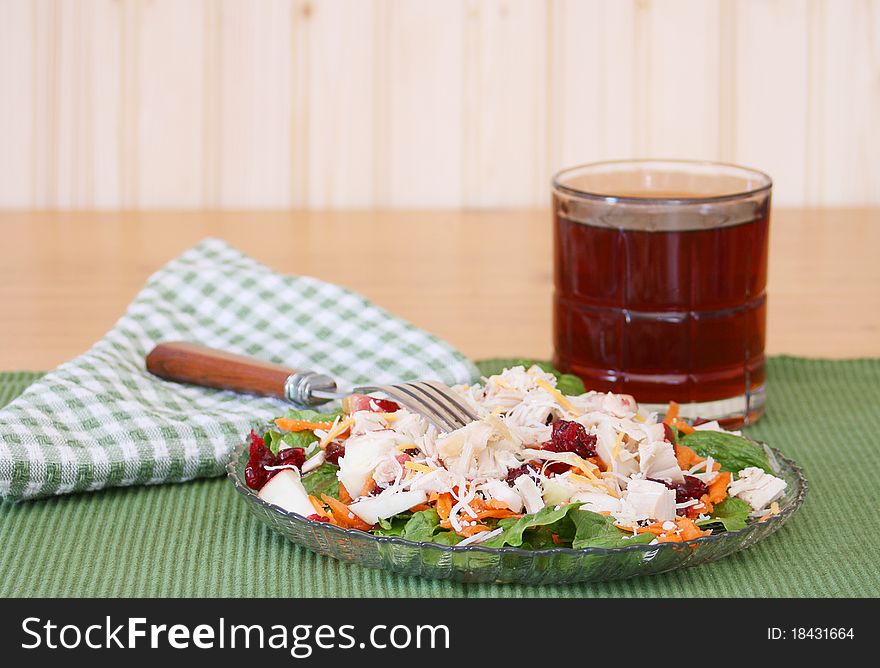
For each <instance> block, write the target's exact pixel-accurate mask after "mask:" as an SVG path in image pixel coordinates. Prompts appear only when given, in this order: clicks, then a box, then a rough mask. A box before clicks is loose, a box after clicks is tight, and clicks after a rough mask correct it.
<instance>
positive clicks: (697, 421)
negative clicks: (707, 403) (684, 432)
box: [691, 417, 712, 427]
mask: <svg viewBox="0 0 880 668" xmlns="http://www.w3.org/2000/svg"><path fill="white" fill-rule="evenodd" d="M711 421H712V420H707V419H706V418H700V417H698V418H696V419H695V420H694V421H693V422H691V427H699V426H700V425H701V424H708V423H709V422H711Z"/></svg>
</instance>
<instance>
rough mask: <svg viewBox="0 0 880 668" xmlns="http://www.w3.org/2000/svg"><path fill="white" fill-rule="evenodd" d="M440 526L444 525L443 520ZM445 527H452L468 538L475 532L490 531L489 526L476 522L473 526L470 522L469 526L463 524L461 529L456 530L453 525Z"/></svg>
mask: <svg viewBox="0 0 880 668" xmlns="http://www.w3.org/2000/svg"><path fill="white" fill-rule="evenodd" d="M440 526H443V524H442V522H441V524H440ZM445 528H446V529H452V530H453V531H455V533H457V534H458V535H459V536H464V537H465V538H467V537H469V536H473V535H474V534H477V533H483V532H484V531H489V527H487V526H486V525H485V524H474V525H473V526H471V525H470V524H468V525H467V526H463V527H462V528H461V530H460V531H456V530H455V529H454V528H453V527H452V525H450V526H448V527H445Z"/></svg>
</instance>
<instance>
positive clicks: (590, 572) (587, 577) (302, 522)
mask: <svg viewBox="0 0 880 668" xmlns="http://www.w3.org/2000/svg"><path fill="white" fill-rule="evenodd" d="M761 445H762V446H763V447H764V449H765V450H766V451H767V454H768V456H769V457H770V463H771V467H772V468H773V471H774V473H775V474H776V475H777V476H779V477H781V478H783V479H784V480H785V481H786V482H787V483H788V487H787V488H786V490H785V495H784V496H783V498H782V499H780V500H779V507H780V511H779V513H778V514H777V515H774V516H773V517H771V518H769V519H767V520H765V521H763V522H755V523H753V524H750V525H748V526H747V527H746V528H744V529H740V530H739V531H732V532H726V533H720V534H714V535H711V536H706V537H704V538H697V539H695V540H689V541H685V542H682V543H662V544H657V545H633V546H630V547H623V548H597V547H594V548H585V549H581V550H574V549H570V548H562V547H560V548H553V549H549V550H522V549H519V548H514V547H504V548H488V547H481V546H479V545H468V546H465V547H455V546H447V545H439V544H437V543H416V542H413V541H409V540H404V539H402V538H394V537H386V536H374V535H372V534H369V533H366V532H363V531H357V530H353V529H342V528H340V527H337V526H334V525H332V524H327V523H326V522H316V521H314V520H308V519H306V518H305V517H302V516H301V515H297V514H295V513H291V512H287V511H285V510H282V509H281V508H279V507H278V506H274V505H271V504H268V503H266V502H265V501H263V500H262V499H259V498H257V495H256V493H255V492H254V491H253V490H251V489H250V488H248V487H247V486H246V485H245V484H244V465H245V463H246V459H244V458H242V454H243V453H245V452H247V448H248V446H247V444H241V445H239V446H238V447H236V448H235V449H234V450H233V453H232V457H231V459H230V461H229V463H228V464H227V467H226V470H227V473H228V476H229V478H230V479H231V480H232V482H233V484H234V486H235V489H236V490H237V491H238V492H239V493H240V494H241V495H242V496H243V497H244V499H245V501H246V502H247V507H248V509H249V510H250V511H251V512H252V513H253V514H254V515H256V517H257V518H258V519H259V520H260V521H261V522H263V523H264V524H267V525H268V526H269V527H270V528H271V529H273V530H274V531H276V532H278V533H279V534H281V535H282V536H284V537H286V538H287V539H288V540H290V541H292V542H294V543H296V544H298V545H302V546H303V547H305V548H306V549H308V550H311V551H313V552H317V553H318V554H322V555H326V556H328V557H333V558H334V559H339V560H340V561H347V562H351V563H356V564H359V565H361V566H366V567H368V568H379V569H384V570H389V571H394V572H396V573H402V574H404V575H414V576H419V577H426V578H438V579H451V580H456V581H459V582H500V583H504V582H517V583H523V584H545V583H546V584H549V583H568V582H585V581H600V580H613V579H622V578H630V577H636V576H641V575H653V574H656V573H663V572H666V571H670V570H674V569H676V568H686V567H690V566H696V565H698V564H703V563H706V562H710V561H715V560H716V559H721V558H723V557H726V556H728V555H730V554H733V553H734V552H737V551H739V550H744V549H746V548H748V547H751V546H752V545H754V544H755V543H757V542H758V541H760V540H762V539H764V538H766V537H767V536H769V535H770V534H772V533H773V532H774V531H776V530H777V529H779V528H780V527H781V526H782V525H783V524H785V522H786V521H787V520H788V519H789V518H790V517H791V516H792V515H793V514H794V512H795V511H796V510H797V509H798V508H800V506H801V504H802V503H803V501H804V497H805V496H806V493H807V481H806V478H805V477H804V474H803V470H802V469H801V467H800V466H798V465H797V464H796V463H795V462H794V461H792V460H791V459H788V458H786V457H785V456H784V455H783V454H782V453H781V452H779V451H778V450H776V449H775V448H771V447H769V446H768V445H766V444H764V443H761Z"/></svg>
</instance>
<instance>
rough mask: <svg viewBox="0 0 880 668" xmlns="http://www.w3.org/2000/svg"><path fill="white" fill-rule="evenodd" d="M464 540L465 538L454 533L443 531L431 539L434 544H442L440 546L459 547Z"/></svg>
mask: <svg viewBox="0 0 880 668" xmlns="http://www.w3.org/2000/svg"><path fill="white" fill-rule="evenodd" d="M463 540H464V537H463V536H459V535H458V534H457V533H455V532H454V531H441V532H440V533H438V534H436V535H434V536H432V538H431V542H432V543H440V545H458V543H460V542H461V541H463Z"/></svg>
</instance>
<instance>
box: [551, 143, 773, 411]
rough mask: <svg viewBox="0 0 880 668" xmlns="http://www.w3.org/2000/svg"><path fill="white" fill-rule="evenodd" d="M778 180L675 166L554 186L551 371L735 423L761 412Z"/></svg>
mask: <svg viewBox="0 0 880 668" xmlns="http://www.w3.org/2000/svg"><path fill="white" fill-rule="evenodd" d="M771 187H772V182H771V180H770V177H769V176H767V175H766V174H763V173H761V172H758V171H755V170H753V169H747V168H744V167H738V166H735V165H727V164H721V163H710V162H692V161H677V160H637V161H636V160H632V161H616V162H603V163H594V164H589V165H582V166H579V167H573V168H571V169H566V170H563V171H562V172H560V173H559V174H557V175H556V176H555V178H554V179H553V215H554V228H555V230H554V233H555V241H554V248H555V251H554V252H555V272H554V280H555V294H554V301H553V308H554V318H553V331H554V333H553V336H554V348H555V353H554V362H555V364H556V366H557V367H558V368H559V369H561V370H563V371H566V372H569V373H574V374H576V375H578V376H580V377H581V378H582V379H583V380H584V383H585V384H586V386H587V388H589V389H596V390H603V391H614V392H623V393H626V394H631V395H633V396H634V397H635V398H636V400H637V401H639V402H640V403H643V404H647V405H648V407H649V408H651V409H653V410H660V411H663V410H665V407H666V406H667V404H668V402H669V401H676V402H678V403H679V404H680V405H681V413H680V414H681V415H682V416H683V417H688V418H703V419H705V420H719V421H720V422H721V423H722V424H724V425H725V426H727V427H733V426H738V425H741V424H744V423H745V424H748V423H750V422H754V421H755V420H756V419H757V418H758V417H760V415H761V414H762V413H763V410H764V401H765V373H764V365H765V357H764V330H765V325H766V314H767V296H766V292H765V287H766V282H767V239H768V226H769V221H770V190H771Z"/></svg>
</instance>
